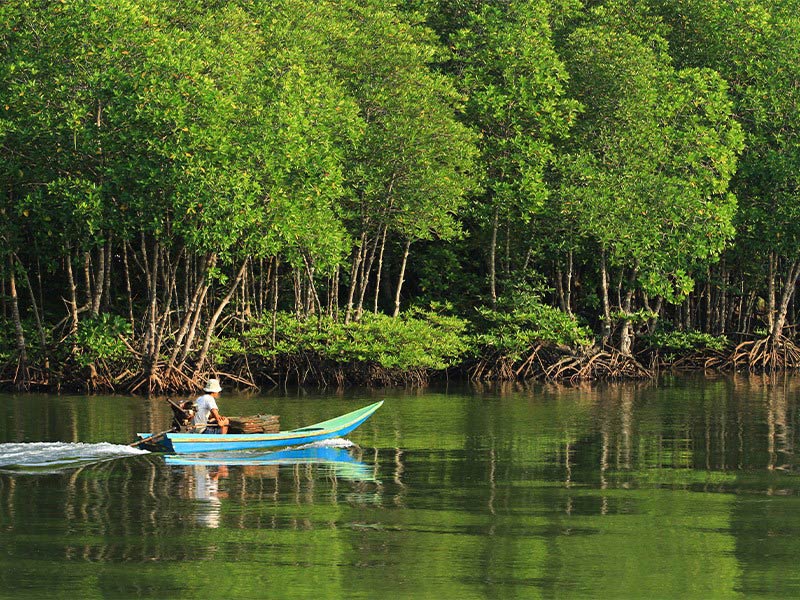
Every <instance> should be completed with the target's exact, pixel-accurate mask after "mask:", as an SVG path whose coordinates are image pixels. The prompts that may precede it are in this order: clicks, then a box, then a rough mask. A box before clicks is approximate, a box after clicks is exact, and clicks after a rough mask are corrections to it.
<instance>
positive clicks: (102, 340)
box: [75, 313, 131, 367]
mask: <svg viewBox="0 0 800 600" xmlns="http://www.w3.org/2000/svg"><path fill="white" fill-rule="evenodd" d="M130 333H131V326H130V323H128V322H127V321H126V320H125V319H123V318H122V317H120V316H118V315H112V314H108V313H103V314H101V315H99V316H98V317H96V318H94V319H86V320H84V321H81V323H80V324H79V326H78V331H77V333H76V334H75V344H76V348H77V354H76V359H77V361H78V363H79V364H80V365H81V366H84V367H85V366H88V365H90V364H93V363H95V362H97V361H110V360H119V359H122V358H125V357H126V356H128V355H129V354H128V349H127V346H126V345H125V342H124V341H123V340H122V339H121V336H127V335H130Z"/></svg>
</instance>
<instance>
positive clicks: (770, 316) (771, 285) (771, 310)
mask: <svg viewBox="0 0 800 600" xmlns="http://www.w3.org/2000/svg"><path fill="white" fill-rule="evenodd" d="M777 271H778V258H777V256H776V254H775V253H774V252H770V253H769V282H768V291H767V325H768V326H769V330H770V332H773V331H775V278H776V277H777V276H778V275H777Z"/></svg>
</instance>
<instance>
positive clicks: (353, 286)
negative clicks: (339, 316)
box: [344, 233, 367, 324]
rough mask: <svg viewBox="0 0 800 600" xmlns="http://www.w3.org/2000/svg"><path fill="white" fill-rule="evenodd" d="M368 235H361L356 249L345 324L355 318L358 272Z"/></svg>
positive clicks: (351, 271) (351, 270)
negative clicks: (354, 302) (354, 303)
mask: <svg viewBox="0 0 800 600" xmlns="http://www.w3.org/2000/svg"><path fill="white" fill-rule="evenodd" d="M366 240H367V234H366V233H362V234H361V242H360V244H359V245H358V248H357V249H356V252H355V256H353V265H352V268H351V269H350V288H349V289H348V291H347V311H346V312H345V315H344V322H345V324H347V323H349V322H350V319H352V317H353V298H355V294H356V284H357V280H358V270H359V268H360V266H361V261H362V252H363V251H364V246H365V245H366Z"/></svg>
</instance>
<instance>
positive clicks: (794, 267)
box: [771, 260, 800, 343]
mask: <svg viewBox="0 0 800 600" xmlns="http://www.w3.org/2000/svg"><path fill="white" fill-rule="evenodd" d="M798 275H800V261H798V260H795V261H794V262H792V264H791V265H789V270H788V273H787V274H786V281H785V282H784V284H783V291H782V293H781V302H780V305H779V307H778V311H777V314H776V316H775V319H774V325H773V327H772V331H771V336H772V341H773V343H774V342H777V341H778V340H779V339H780V338H781V336H782V335H783V326H784V325H785V324H786V314H787V311H788V308H789V300H790V299H791V298H792V295H793V294H794V289H795V286H796V283H797V277H798Z"/></svg>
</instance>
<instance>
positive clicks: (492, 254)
mask: <svg viewBox="0 0 800 600" xmlns="http://www.w3.org/2000/svg"><path fill="white" fill-rule="evenodd" d="M499 213H500V211H499V209H497V208H495V209H494V216H493V218H492V238H491V241H490V243H489V293H490V295H491V299H492V309H493V310H497V265H496V261H497V228H498V226H499V220H500V214H499Z"/></svg>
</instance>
